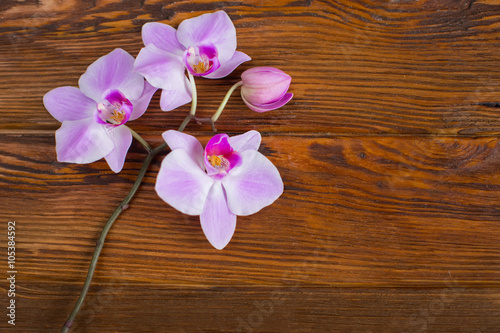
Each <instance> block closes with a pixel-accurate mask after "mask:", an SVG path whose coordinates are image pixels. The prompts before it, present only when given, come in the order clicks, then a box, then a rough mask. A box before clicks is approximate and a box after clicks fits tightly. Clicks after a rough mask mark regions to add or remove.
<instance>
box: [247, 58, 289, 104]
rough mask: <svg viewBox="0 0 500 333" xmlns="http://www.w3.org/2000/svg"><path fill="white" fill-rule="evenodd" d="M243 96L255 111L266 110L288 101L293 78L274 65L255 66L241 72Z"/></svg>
mask: <svg viewBox="0 0 500 333" xmlns="http://www.w3.org/2000/svg"><path fill="white" fill-rule="evenodd" d="M241 81H242V83H243V84H242V86H241V98H242V99H243V102H245V104H246V105H247V106H248V107H249V108H250V109H251V110H253V111H256V112H266V111H271V110H274V109H277V108H280V107H282V106H283V105H285V104H286V103H288V102H289V101H290V100H291V99H292V97H293V94H292V93H288V92H287V91H288V88H289V87H290V82H291V81H292V78H291V77H290V75H288V74H286V73H285V72H283V71H281V70H279V69H277V68H274V67H253V68H250V69H247V70H246V71H244V72H243V73H242V74H241Z"/></svg>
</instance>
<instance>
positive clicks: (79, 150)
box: [56, 118, 113, 164]
mask: <svg viewBox="0 0 500 333" xmlns="http://www.w3.org/2000/svg"><path fill="white" fill-rule="evenodd" d="M111 150H113V141H112V140H111V139H110V138H109V136H108V133H107V132H106V129H105V127H104V126H103V125H100V124H97V123H96V122H95V121H94V119H93V118H89V119H83V120H75V121H65V122H63V123H62V125H61V128H59V129H58V130H57V131H56V151H57V160H58V161H59V162H72V163H80V164H83V163H91V162H94V161H97V160H99V159H101V158H103V157H104V156H106V155H108V154H109V153H110V152H111Z"/></svg>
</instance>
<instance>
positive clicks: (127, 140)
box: [104, 126, 132, 173]
mask: <svg viewBox="0 0 500 333" xmlns="http://www.w3.org/2000/svg"><path fill="white" fill-rule="evenodd" d="M107 131H108V137H109V138H110V139H111V141H113V145H114V147H113V150H112V151H111V152H110V153H109V154H108V155H106V156H105V157H104V158H105V159H106V162H108V165H109V167H110V168H111V170H113V171H114V172H116V173H118V172H120V171H121V170H122V169H123V164H124V163H125V157H126V156H127V152H128V150H129V148H130V145H131V144H132V134H131V133H130V131H129V130H128V128H127V127H125V126H118V127H114V128H108V129H107Z"/></svg>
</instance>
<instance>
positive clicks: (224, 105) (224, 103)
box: [212, 81, 243, 125]
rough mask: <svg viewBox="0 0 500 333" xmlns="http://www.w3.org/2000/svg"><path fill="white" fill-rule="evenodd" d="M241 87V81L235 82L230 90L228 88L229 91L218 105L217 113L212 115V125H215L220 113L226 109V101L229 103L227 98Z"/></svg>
mask: <svg viewBox="0 0 500 333" xmlns="http://www.w3.org/2000/svg"><path fill="white" fill-rule="evenodd" d="M241 85H243V81H239V82H236V83H235V84H234V85H233V86H232V87H231V88H229V90H228V91H227V93H226V96H225V97H224V99H223V100H222V102H221V103H220V106H219V108H218V109H217V111H215V113H214V115H213V116H212V125H213V124H215V122H216V121H217V119H219V117H220V115H221V113H222V111H223V110H224V108H225V107H226V104H227V101H229V98H230V97H231V94H232V93H233V92H234V91H235V90H236V88H238V87H240V86H241Z"/></svg>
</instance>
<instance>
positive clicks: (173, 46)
mask: <svg viewBox="0 0 500 333" xmlns="http://www.w3.org/2000/svg"><path fill="white" fill-rule="evenodd" d="M176 33H177V31H176V30H175V29H174V28H172V27H171V26H169V25H167V24H163V23H159V22H149V23H146V24H144V25H143V26H142V41H143V42H144V46H147V45H148V44H153V45H154V46H156V47H157V48H159V49H161V50H164V51H167V52H170V53H176V54H178V55H179V56H181V57H182V54H183V52H184V50H185V47H183V46H182V45H181V44H180V43H179V42H178V41H177V35H176Z"/></svg>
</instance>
